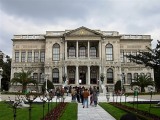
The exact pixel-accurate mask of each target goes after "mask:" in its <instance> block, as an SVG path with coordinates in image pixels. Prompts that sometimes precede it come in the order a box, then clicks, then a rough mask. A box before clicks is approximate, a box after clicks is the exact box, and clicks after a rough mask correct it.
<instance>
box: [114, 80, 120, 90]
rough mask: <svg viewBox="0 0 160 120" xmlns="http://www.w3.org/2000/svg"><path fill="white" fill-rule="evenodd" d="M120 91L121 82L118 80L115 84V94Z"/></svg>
mask: <svg viewBox="0 0 160 120" xmlns="http://www.w3.org/2000/svg"><path fill="white" fill-rule="evenodd" d="M118 91H121V80H118V81H117V82H116V84H115V92H116V93H117V92H118Z"/></svg>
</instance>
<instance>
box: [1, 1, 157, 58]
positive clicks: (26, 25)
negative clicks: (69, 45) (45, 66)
mask: <svg viewBox="0 0 160 120" xmlns="http://www.w3.org/2000/svg"><path fill="white" fill-rule="evenodd" d="M81 26H85V27H87V28H90V29H100V30H105V31H112V30H114V31H118V32H119V33H120V34H147V35H148V34H149V35H151V37H152V39H153V42H152V45H153V46H155V45H156V41H157V40H160V0H0V50H1V51H2V52H3V53H5V54H7V55H9V56H12V40H11V39H12V38H13V35H15V34H41V33H42V34H45V32H46V31H49V30H51V31H54V30H55V31H56V30H63V31H64V30H66V29H76V28H79V27H81Z"/></svg>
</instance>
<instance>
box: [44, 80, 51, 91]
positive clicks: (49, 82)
mask: <svg viewBox="0 0 160 120" xmlns="http://www.w3.org/2000/svg"><path fill="white" fill-rule="evenodd" d="M50 89H54V85H53V83H52V82H51V81H50V80H47V90H50ZM45 90H46V81H45V82H44V83H43V85H42V91H43V92H45Z"/></svg>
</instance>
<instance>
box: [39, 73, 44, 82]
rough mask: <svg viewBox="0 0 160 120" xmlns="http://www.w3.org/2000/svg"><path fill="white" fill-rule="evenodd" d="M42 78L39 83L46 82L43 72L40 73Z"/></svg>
mask: <svg viewBox="0 0 160 120" xmlns="http://www.w3.org/2000/svg"><path fill="white" fill-rule="evenodd" d="M39 78H40V80H39V83H44V74H43V73H40V77H39Z"/></svg>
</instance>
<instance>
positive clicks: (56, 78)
mask: <svg viewBox="0 0 160 120" xmlns="http://www.w3.org/2000/svg"><path fill="white" fill-rule="evenodd" d="M52 82H53V83H59V70H58V69H57V68H55V69H53V80H52Z"/></svg>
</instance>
